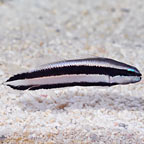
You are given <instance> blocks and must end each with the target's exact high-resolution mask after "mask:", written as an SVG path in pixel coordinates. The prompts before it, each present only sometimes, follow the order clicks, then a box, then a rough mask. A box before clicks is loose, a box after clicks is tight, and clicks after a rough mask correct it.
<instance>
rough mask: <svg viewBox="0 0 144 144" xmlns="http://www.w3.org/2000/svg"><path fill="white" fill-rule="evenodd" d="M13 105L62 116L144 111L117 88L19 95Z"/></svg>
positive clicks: (136, 99) (142, 104)
mask: <svg viewBox="0 0 144 144" xmlns="http://www.w3.org/2000/svg"><path fill="white" fill-rule="evenodd" d="M17 104H18V105H19V106H20V107H21V108H22V109H23V110H25V111H31V112H36V111H46V110H48V109H49V110H51V111H52V112H57V111H58V112H64V111H69V110H73V109H93V110H98V109H106V110H116V111H123V110H128V111H144V98H142V97H140V96H139V97H138V96H134V95H133V93H132V92H129V91H123V89H121V90H120V89H117V88H115V89H114V88H110V89H109V88H106V89H103V88H102V89H101V88H100V89H98V88H93V87H90V88H80V87H74V88H67V89H59V90H42V91H41V90H39V91H34V92H32V91H31V92H26V93H25V92H23V94H22V95H21V97H20V99H19V100H18V101H17Z"/></svg>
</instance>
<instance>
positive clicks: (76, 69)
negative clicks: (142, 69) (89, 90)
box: [7, 66, 139, 82]
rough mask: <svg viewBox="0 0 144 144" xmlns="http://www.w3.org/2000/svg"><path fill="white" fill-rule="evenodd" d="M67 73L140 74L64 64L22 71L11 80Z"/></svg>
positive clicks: (108, 68) (107, 68)
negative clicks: (26, 71)
mask: <svg viewBox="0 0 144 144" xmlns="http://www.w3.org/2000/svg"><path fill="white" fill-rule="evenodd" d="M66 74H102V75H109V76H112V77H113V76H117V75H120V76H139V74H137V73H135V72H130V71H126V70H122V69H116V68H110V67H96V66H64V67H54V68H49V69H42V70H38V71H33V72H28V73H21V74H17V75H14V76H13V77H11V78H10V79H8V80H7V82H9V81H14V80H19V79H30V78H37V77H44V76H57V75H66Z"/></svg>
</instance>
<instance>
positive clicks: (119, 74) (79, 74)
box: [5, 57, 142, 90]
mask: <svg viewBox="0 0 144 144" xmlns="http://www.w3.org/2000/svg"><path fill="white" fill-rule="evenodd" d="M141 79H142V74H141V73H140V71H139V70H138V69H137V68H136V67H134V66H131V65H128V64H125V63H123V62H119V61H116V60H113V59H110V58H103V57H95V58H85V59H72V60H64V61H58V62H54V63H49V64H46V65H45V66H43V67H39V68H37V69H34V70H31V71H28V72H23V73H19V74H16V75H14V76H12V77H10V78H9V79H8V80H7V81H6V82H5V84H6V85H7V86H9V87H11V88H13V89H17V90H38V89H53V88H62V87H72V86H114V85H126V84H131V83H137V82H139V81H140V80H141Z"/></svg>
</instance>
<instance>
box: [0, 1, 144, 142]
mask: <svg viewBox="0 0 144 144" xmlns="http://www.w3.org/2000/svg"><path fill="white" fill-rule="evenodd" d="M143 18H144V2H143V1H140V0H125V1H121V0H110V1H108V0H39V1H38V0H5V1H4V0H3V1H0V82H1V83H2V82H3V81H5V80H6V79H8V78H9V77H10V76H12V75H13V74H16V73H18V72H20V71H24V70H29V69H32V68H34V67H35V66H37V65H40V64H45V63H48V62H52V61H56V60H59V59H61V60H63V59H69V58H80V57H85V56H102V57H109V58H114V59H116V60H119V61H122V62H126V63H128V64H132V65H134V66H136V67H137V68H138V69H139V70H140V71H141V72H142V73H143V74H144V20H143ZM0 142H4V143H36V142H39V143H43V142H46V143H61V144H62V143H65V144H71V143H96V144H97V143H100V144H103V143H107V144H111V143H118V144H120V143H121V144H135V143H137V144H142V143H144V84H142V82H140V83H137V84H131V85H127V86H115V87H110V88H108V87H107V88H102V87H89V88H84V87H72V88H61V89H53V90H38V91H33V92H32V91H30V92H29V91H24V92H22V91H16V90H13V89H11V88H9V87H7V86H4V85H1V86H0Z"/></svg>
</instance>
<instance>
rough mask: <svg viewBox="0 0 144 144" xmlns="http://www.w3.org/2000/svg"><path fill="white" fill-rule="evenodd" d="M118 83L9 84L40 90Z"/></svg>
mask: <svg viewBox="0 0 144 144" xmlns="http://www.w3.org/2000/svg"><path fill="white" fill-rule="evenodd" d="M113 85H117V83H104V82H98V83H89V82H80V83H79V82H74V83H63V84H51V85H40V86H33V85H29V86H12V85H8V86H10V87H11V88H13V89H17V90H27V89H29V90H38V89H52V88H62V87H71V86H113Z"/></svg>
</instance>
